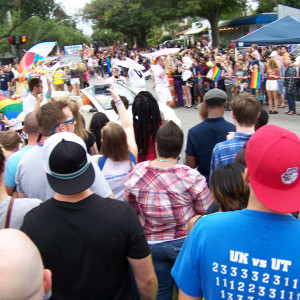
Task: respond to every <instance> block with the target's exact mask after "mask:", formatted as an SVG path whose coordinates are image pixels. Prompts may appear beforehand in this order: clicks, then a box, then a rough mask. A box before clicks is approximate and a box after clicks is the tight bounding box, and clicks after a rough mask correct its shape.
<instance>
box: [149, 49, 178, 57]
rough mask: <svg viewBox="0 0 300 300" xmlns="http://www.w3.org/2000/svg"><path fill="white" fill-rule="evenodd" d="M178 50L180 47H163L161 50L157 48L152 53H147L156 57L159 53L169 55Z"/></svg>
mask: <svg viewBox="0 0 300 300" xmlns="http://www.w3.org/2000/svg"><path fill="white" fill-rule="evenodd" d="M179 51H180V48H165V49H162V50H158V51H155V52H152V53H149V54H150V55H151V56H152V57H157V56H161V55H169V54H173V53H177V52H179Z"/></svg>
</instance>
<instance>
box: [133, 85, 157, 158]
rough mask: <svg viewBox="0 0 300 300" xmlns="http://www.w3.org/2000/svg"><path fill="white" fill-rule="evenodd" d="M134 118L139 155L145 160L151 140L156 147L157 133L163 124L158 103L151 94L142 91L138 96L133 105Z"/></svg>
mask: <svg viewBox="0 0 300 300" xmlns="http://www.w3.org/2000/svg"><path fill="white" fill-rule="evenodd" d="M132 116H133V126H134V133H135V139H136V143H137V146H138V153H139V155H142V157H143V158H144V160H145V159H146V156H147V154H148V149H149V144H150V140H151V142H152V143H153V145H154V141H155V137H156V132H157V130H158V129H159V126H160V125H161V123H162V119H161V116H160V111H159V106H158V103H157V101H156V99H155V98H154V97H153V95H152V94H151V93H149V92H147V91H142V92H139V93H138V94H137V96H136V97H135V99H134V102H133V104H132Z"/></svg>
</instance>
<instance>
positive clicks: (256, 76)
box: [250, 72, 262, 89]
mask: <svg viewBox="0 0 300 300" xmlns="http://www.w3.org/2000/svg"><path fill="white" fill-rule="evenodd" d="M261 83H262V73H258V72H252V73H251V82H250V88H251V89H261Z"/></svg>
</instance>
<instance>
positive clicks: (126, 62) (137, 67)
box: [116, 59, 145, 71]
mask: <svg viewBox="0 0 300 300" xmlns="http://www.w3.org/2000/svg"><path fill="white" fill-rule="evenodd" d="M116 65H118V66H121V67H124V68H128V69H134V70H137V71H143V70H145V68H144V66H142V65H140V64H138V63H137V62H135V61H134V60H132V59H127V60H119V61H118V62H117V63H116Z"/></svg>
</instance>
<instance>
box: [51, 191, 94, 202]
mask: <svg viewBox="0 0 300 300" xmlns="http://www.w3.org/2000/svg"><path fill="white" fill-rule="evenodd" d="M92 194H93V193H92V191H91V190H90V189H86V190H84V191H83V192H81V193H78V194H73V195H63V194H60V193H56V194H55V195H54V196H53V198H54V199H55V200H58V201H62V202H73V203H75V202H79V201H81V200H83V199H85V198H87V197H89V196H90V195H92Z"/></svg>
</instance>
